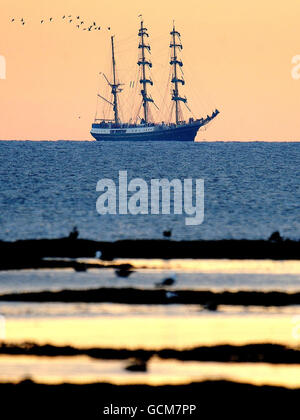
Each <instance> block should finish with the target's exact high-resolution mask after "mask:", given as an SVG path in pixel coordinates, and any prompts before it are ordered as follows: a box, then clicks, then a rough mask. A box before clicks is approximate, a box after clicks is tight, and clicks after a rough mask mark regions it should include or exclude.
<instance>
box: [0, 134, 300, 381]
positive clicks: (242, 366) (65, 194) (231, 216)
mask: <svg viewBox="0 0 300 420" xmlns="http://www.w3.org/2000/svg"><path fill="white" fill-rule="evenodd" d="M299 168H300V144H299V143H292V142H284V143H278V142H273V143H272V142H230V141H229V142H195V143H186V144H181V143H176V142H174V143H172V142H162V143H155V144H152V143H138V142H137V143H127V142H124V143H110V142H106V143H100V142H92V141H86V142H79V141H1V142H0V187H1V188H0V209H1V212H0V240H2V241H14V240H18V239H37V238H59V237H65V236H68V234H69V233H70V231H72V229H73V228H74V226H76V227H77V229H78V231H79V237H80V238H85V239H94V240H100V241H115V240H118V239H162V238H163V232H164V231H165V230H169V231H171V233H172V236H171V239H170V240H178V241H179V240H198V239H232V238H233V239H268V238H269V236H270V235H271V234H272V232H274V231H279V232H280V234H281V236H282V237H285V238H290V239H294V240H299V239H300V171H299ZM119 171H127V174H128V181H130V179H134V178H141V179H143V180H145V181H146V182H147V183H148V184H149V183H150V182H151V179H163V178H166V179H168V180H169V181H171V180H173V179H179V180H181V181H182V182H183V181H184V180H185V179H192V180H196V179H202V180H204V219H203V222H202V223H201V224H199V225H194V226H189V225H186V223H185V217H186V215H185V214H172V212H171V214H163V215H162V214H152V215H151V214H138V215H132V214H127V215H126V214H106V215H100V214H99V213H98V212H97V210H96V202H97V199H98V197H99V192H98V191H96V185H97V183H98V181H99V180H101V179H109V180H113V181H114V182H115V184H117V183H118V177H119ZM90 261H93V260H92V259H91V260H90ZM96 261H97V260H96V259H95V261H94V262H96ZM123 262H128V263H131V264H132V265H133V267H134V271H133V273H132V274H131V275H130V276H129V277H126V278H121V277H119V276H118V275H117V273H116V271H115V270H114V269H113V268H109V269H97V268H93V269H89V270H87V271H86V272H75V271H74V270H73V269H51V270H50V269H39V270H33V269H27V270H9V271H0V295H2V294H5V293H16V292H28V291H45V290H51V291H59V290H66V289H72V290H87V289H96V288H100V287H115V288H119V289H122V288H128V287H129V288H130V287H131V288H139V289H155V288H157V284H159V282H161V281H162V280H163V279H165V278H169V277H172V278H173V279H174V280H175V282H174V285H173V286H169V291H171V292H176V290H179V289H180V290H181V289H186V290H213V291H225V290H228V291H239V290H250V291H281V292H286V293H289V292H295V291H296V292H297V291H300V262H299V260H297V261H271V260H240V261H237V260H222V259H221V260H189V259H176V260H159V259H157V260H151V259H149V260H147V259H145V260H133V259H127V260H126V261H125V260H120V261H115V263H116V264H117V263H123ZM299 326H300V306H298V305H295V306H287V307H263V306H260V307H245V306H235V307H233V306H225V305H224V306H220V307H219V308H218V310H217V311H210V310H208V309H206V308H204V307H200V305H127V304H112V303H109V302H107V303H80V302H76V303H51V302H49V303H41V302H34V303H30V302H26V303H25V302H0V340H1V334H2V340H3V341H4V342H6V343H14V344H16V343H17V344H18V343H19V344H20V345H21V344H24V343H26V342H27V343H28V342H31V343H35V344H52V345H55V346H67V345H71V346H74V347H75V348H89V347H97V348H109V349H120V348H123V349H140V348H142V349H166V348H169V349H170V348H171V349H179V350H184V349H191V348H195V347H201V346H217V345H220V344H229V345H239V346H241V345H245V344H266V343H273V344H274V343H275V344H281V345H284V346H289V347H293V348H298V347H299V344H300V334H299V331H300V328H299ZM126 363H127V362H125V361H123V360H110V361H107V360H106V361H103V360H97V359H96V360H95V359H91V358H89V357H88V356H76V357H56V358H51V357H46V356H45V357H38V356H24V355H23V356H10V355H0V381H6V382H7V381H10V382H16V381H20V380H22V379H24V378H27V379H28V378H30V379H32V380H34V381H36V382H41V383H61V382H72V383H89V382H97V381H98V382H99V381H106V382H111V383H116V384H128V383H148V384H151V385H156V384H166V383H167V384H169V383H172V384H178V383H188V382H191V381H200V380H204V379H229V380H234V381H238V382H247V383H253V384H269V385H281V386H286V387H290V388H296V387H300V367H299V365H273V364H268V363H234V362H232V363H231V362H230V363H217V362H205V363H203V362H196V361H195V362H183V361H180V360H161V359H158V358H154V359H151V360H150V361H149V365H148V369H147V372H129V371H128V370H126V369H125V367H126Z"/></svg>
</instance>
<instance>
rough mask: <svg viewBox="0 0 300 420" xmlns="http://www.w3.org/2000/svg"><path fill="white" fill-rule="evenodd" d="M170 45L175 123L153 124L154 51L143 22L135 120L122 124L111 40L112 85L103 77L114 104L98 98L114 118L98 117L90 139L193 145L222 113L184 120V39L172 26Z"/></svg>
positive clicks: (120, 84) (215, 111)
mask: <svg viewBox="0 0 300 420" xmlns="http://www.w3.org/2000/svg"><path fill="white" fill-rule="evenodd" d="M170 35H171V42H170V49H171V58H170V66H171V70H172V71H171V80H170V81H171V83H172V89H171V98H170V99H171V101H172V111H173V112H172V114H173V115H172V120H171V121H169V122H164V121H162V122H159V123H157V122H154V121H153V119H152V113H151V107H152V106H154V107H156V108H157V109H159V108H158V107H157V105H156V104H155V102H154V100H153V99H152V96H151V95H150V94H149V93H148V90H149V89H150V86H153V81H152V78H151V77H150V74H149V73H150V69H151V68H152V62H151V61H150V58H149V54H150V51H151V47H150V45H149V42H148V37H149V34H148V30H147V28H146V27H145V26H144V22H143V19H141V26H140V28H139V32H138V37H139V45H138V48H139V59H138V62H137V65H138V66H139V84H140V94H141V98H142V100H141V102H140V106H139V110H138V113H137V115H136V118H135V119H134V118H130V119H129V121H128V122H125V121H122V120H121V118H120V101H119V95H120V93H121V92H122V90H123V88H122V87H121V86H122V83H120V82H119V80H118V78H117V72H116V58H115V45H114V36H112V37H111V52H112V80H111V81H110V80H109V79H108V78H107V77H106V76H105V75H104V74H103V76H104V78H105V80H106V82H107V84H108V86H109V88H110V89H111V100H108V99H107V98H105V97H104V96H102V95H100V94H98V97H99V98H100V99H101V100H103V101H104V102H105V103H106V104H108V105H110V107H112V110H113V118H112V119H107V118H97V116H96V117H95V120H94V123H93V124H92V129H91V135H92V136H93V137H94V138H95V139H96V140H97V141H194V139H195V137H196V135H197V132H198V130H199V129H200V128H201V127H204V126H205V125H207V124H208V123H209V122H211V121H212V120H213V119H214V118H216V116H217V115H218V114H219V110H218V109H215V110H214V111H213V112H212V113H211V114H210V115H207V116H206V117H202V118H193V117H190V118H188V119H187V120H185V119H184V118H183V112H182V106H185V107H186V108H187V109H188V110H189V111H190V109H189V106H188V104H187V98H186V97H185V96H182V95H181V94H180V86H183V85H184V84H185V80H184V78H183V71H182V67H183V62H182V60H181V59H180V57H179V52H180V51H181V50H182V48H183V47H182V42H181V35H180V33H179V32H178V31H177V30H176V28H175V23H174V22H173V27H172V31H171V32H170Z"/></svg>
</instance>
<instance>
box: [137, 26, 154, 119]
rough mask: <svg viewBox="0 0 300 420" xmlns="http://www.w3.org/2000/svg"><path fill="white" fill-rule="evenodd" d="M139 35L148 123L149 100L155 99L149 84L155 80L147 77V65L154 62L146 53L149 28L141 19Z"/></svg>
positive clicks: (142, 82)
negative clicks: (150, 92)
mask: <svg viewBox="0 0 300 420" xmlns="http://www.w3.org/2000/svg"><path fill="white" fill-rule="evenodd" d="M138 36H139V37H140V38H141V40H140V43H139V49H141V57H140V59H139V61H138V63H137V64H138V65H139V66H142V67H141V68H142V72H141V79H140V84H141V85H142V89H141V94H142V98H143V108H144V122H145V123H146V124H147V123H148V121H149V102H154V101H153V99H152V98H150V97H149V96H148V94H147V84H148V83H149V84H150V85H151V86H152V85H153V82H152V80H151V79H150V78H147V74H146V67H148V68H151V67H152V63H151V61H150V60H149V59H147V57H146V54H145V50H148V52H150V45H149V44H146V43H145V37H149V35H148V32H147V28H145V27H144V22H143V20H141V27H140V29H139V33H138Z"/></svg>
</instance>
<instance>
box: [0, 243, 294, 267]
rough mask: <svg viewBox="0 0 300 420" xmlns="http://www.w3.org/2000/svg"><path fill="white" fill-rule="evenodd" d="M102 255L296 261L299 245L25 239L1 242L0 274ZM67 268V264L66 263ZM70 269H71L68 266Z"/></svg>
mask: <svg viewBox="0 0 300 420" xmlns="http://www.w3.org/2000/svg"><path fill="white" fill-rule="evenodd" d="M99 251H100V252H101V260H103V261H112V260H113V259H115V258H144V259H151V258H152V259H175V258H183V259H184V258H191V259H241V260H243V259H256V260H261V259H271V260H299V259H300V241H299V240H298V241H295V240H290V239H282V240H278V241H272V240H247V239H225V240H214V241H207V240H199V241H173V240H163V239H162V240H150V239H149V240H143V239H140V240H119V241H115V242H101V241H92V240H88V239H73V238H68V237H67V238H58V239H28V240H18V241H14V242H6V241H0V255H1V263H0V270H11V269H22V268H43V267H48V266H50V267H53V266H54V264H58V263H59V264H60V265H59V266H63V263H62V262H56V263H55V262H53V263H52V265H51V263H50V262H49V261H43V258H47V257H48V258H49V257H57V258H80V257H81V258H83V257H87V258H95V255H96V253H97V252H99ZM65 264H67V263H65ZM69 266H70V265H69ZM71 266H72V265H71Z"/></svg>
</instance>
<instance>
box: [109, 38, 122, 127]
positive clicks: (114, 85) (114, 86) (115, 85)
mask: <svg viewBox="0 0 300 420" xmlns="http://www.w3.org/2000/svg"><path fill="white" fill-rule="evenodd" d="M111 54H112V65H113V83H112V84H111V85H110V86H111V93H112V95H113V97H114V105H113V110H114V114H115V124H118V123H119V110H118V92H119V86H120V84H119V83H117V81H116V60H115V46H114V37H113V36H112V37H111Z"/></svg>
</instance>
